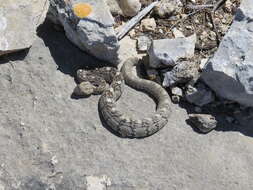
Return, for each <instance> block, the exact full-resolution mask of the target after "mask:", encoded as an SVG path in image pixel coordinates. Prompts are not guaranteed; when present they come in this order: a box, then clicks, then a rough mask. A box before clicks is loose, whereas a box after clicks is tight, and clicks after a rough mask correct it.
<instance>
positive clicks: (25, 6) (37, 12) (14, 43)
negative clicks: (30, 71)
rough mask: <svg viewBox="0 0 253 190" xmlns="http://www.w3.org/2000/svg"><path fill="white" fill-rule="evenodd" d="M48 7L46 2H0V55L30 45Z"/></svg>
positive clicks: (1, 0)
mask: <svg viewBox="0 0 253 190" xmlns="http://www.w3.org/2000/svg"><path fill="white" fill-rule="evenodd" d="M48 6H49V1H48V0H45V1H41V0H33V1H31V0H30V1H27V0H12V1H9V0H0V55H3V54H6V53H10V52H14V51H18V50H22V49H26V48H29V47H30V46H31V45H32V43H33V41H34V39H35V36H36V29H37V27H38V26H39V25H40V24H41V23H42V22H43V21H44V19H45V16H46V13H47V10H48Z"/></svg>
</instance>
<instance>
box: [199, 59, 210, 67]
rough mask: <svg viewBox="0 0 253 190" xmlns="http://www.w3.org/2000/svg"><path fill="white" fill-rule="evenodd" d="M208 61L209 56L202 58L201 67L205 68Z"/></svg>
mask: <svg viewBox="0 0 253 190" xmlns="http://www.w3.org/2000/svg"><path fill="white" fill-rule="evenodd" d="M207 62H208V58H204V59H201V61H200V65H199V68H200V69H201V70H203V69H204V68H205V66H206V64H207Z"/></svg>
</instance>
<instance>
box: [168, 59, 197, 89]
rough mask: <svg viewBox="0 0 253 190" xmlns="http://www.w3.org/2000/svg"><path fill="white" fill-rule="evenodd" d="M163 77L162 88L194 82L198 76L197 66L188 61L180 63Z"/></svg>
mask: <svg viewBox="0 0 253 190" xmlns="http://www.w3.org/2000/svg"><path fill="white" fill-rule="evenodd" d="M163 75H164V80H163V86H165V87H168V86H174V85H176V84H183V83H187V82H190V81H191V80H193V81H195V80H197V78H198V76H199V73H198V64H197V63H195V62H190V61H182V62H180V63H178V64H177V65H176V66H175V67H173V69H172V70H171V71H168V72H166V73H164V74H163Z"/></svg>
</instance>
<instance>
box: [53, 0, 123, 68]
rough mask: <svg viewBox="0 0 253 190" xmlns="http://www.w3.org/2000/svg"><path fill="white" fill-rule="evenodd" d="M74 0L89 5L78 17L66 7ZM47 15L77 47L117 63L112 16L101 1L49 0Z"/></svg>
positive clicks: (74, 3)
mask: <svg viewBox="0 0 253 190" xmlns="http://www.w3.org/2000/svg"><path fill="white" fill-rule="evenodd" d="M70 3H71V4H70ZM77 3H86V4H89V5H90V6H91V12H90V14H87V15H86V16H81V17H80V16H78V14H76V13H75V12H74V11H73V9H72V8H70V7H74V6H76V5H77ZM80 12H81V10H80ZM48 17H49V18H50V19H51V20H52V21H53V22H56V23H60V24H61V25H62V26H63V27H64V30H65V34H66V36H67V38H68V39H69V40H70V41H71V42H73V43H74V44H75V45H77V46H78V47H79V48H80V49H82V50H84V51H86V52H88V53H90V54H92V55H93V56H95V57H97V58H99V59H101V60H105V61H108V62H110V63H113V64H114V65H117V64H118V62H119V59H118V53H117V52H118V48H119V44H118V40H117V37H116V35H115V31H114V28H113V24H114V19H113V17H112V15H111V13H110V10H109V7H108V6H107V4H106V3H105V2H104V1H101V0H81V1H73V2H68V3H66V1H64V0H51V6H50V9H49V14H48Z"/></svg>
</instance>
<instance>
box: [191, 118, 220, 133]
mask: <svg viewBox="0 0 253 190" xmlns="http://www.w3.org/2000/svg"><path fill="white" fill-rule="evenodd" d="M189 118H190V119H189V120H190V122H191V123H192V124H193V125H194V127H197V128H198V129H199V130H200V131H201V132H203V133H208V132H210V131H211V130H213V129H214V128H215V127H217V121H216V119H215V117H213V116H212V115H209V114H189Z"/></svg>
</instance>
